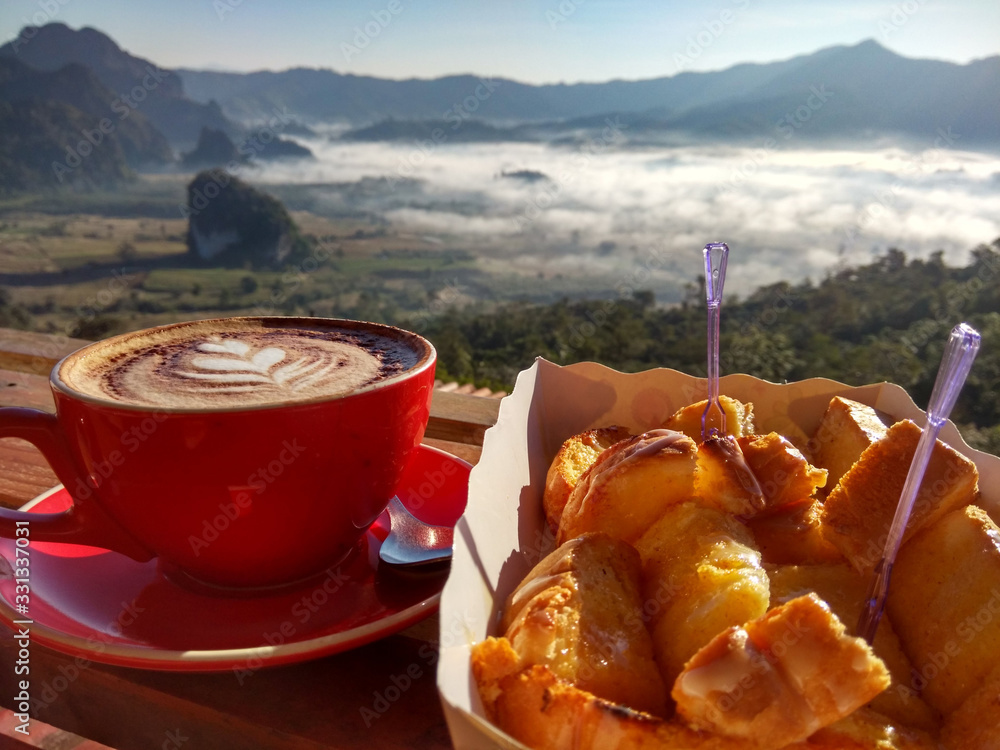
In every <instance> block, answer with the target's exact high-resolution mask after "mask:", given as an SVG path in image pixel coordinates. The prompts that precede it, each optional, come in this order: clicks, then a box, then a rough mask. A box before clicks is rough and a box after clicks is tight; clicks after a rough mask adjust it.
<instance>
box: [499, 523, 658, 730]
mask: <svg viewBox="0 0 1000 750" xmlns="http://www.w3.org/2000/svg"><path fill="white" fill-rule="evenodd" d="M639 574H640V562H639V554H638V553H637V552H636V551H635V549H634V548H633V547H632V546H631V545H629V544H626V543H625V542H622V541H619V540H617V539H614V538H612V537H610V536H608V535H607V534H601V533H593V534H584V535H583V536H580V537H577V538H575V539H572V540H571V541H569V542H567V543H566V544H563V545H562V546H561V547H559V548H558V549H557V550H556V551H555V552H553V553H552V554H550V555H548V556H547V557H546V558H545V559H544V560H542V561H541V562H540V563H539V564H538V565H537V566H535V568H534V569H533V570H532V571H531V573H529V574H528V576H527V577H526V578H525V579H524V580H523V581H522V582H521V584H520V585H519V586H518V587H517V588H516V589H515V590H514V591H513V592H512V593H511V595H510V596H509V597H508V599H507V602H506V605H505V607H504V619H503V621H502V624H501V626H502V627H503V629H504V635H505V636H506V638H507V639H508V640H509V641H510V643H511V645H512V647H513V648H514V650H515V651H516V652H517V654H518V656H519V658H520V659H521V662H522V663H523V664H526V665H531V664H542V665H544V666H546V667H547V668H548V669H550V670H551V671H552V672H553V674H555V675H556V676H557V677H559V678H560V679H562V680H564V681H566V682H569V683H571V684H573V685H576V686H577V687H579V688H581V689H582V690H586V691H588V692H590V693H593V694H594V695H596V696H598V697H600V698H603V699H605V700H608V701H611V702H612V703H618V704H621V705H623V706H631V707H633V708H635V709H638V710H641V711H646V712H648V713H651V714H656V715H659V716H664V715H666V706H667V690H666V687H665V685H664V683H663V681H662V679H661V677H660V673H659V671H658V670H657V669H656V663H655V661H654V660H653V644H652V641H651V639H650V636H649V632H648V631H647V630H646V626H645V624H644V622H643V616H644V615H643V609H642V599H641V595H640V588H639Z"/></svg>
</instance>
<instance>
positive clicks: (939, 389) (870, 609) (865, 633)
mask: <svg viewBox="0 0 1000 750" xmlns="http://www.w3.org/2000/svg"><path fill="white" fill-rule="evenodd" d="M979 343H980V337H979V333H978V332H977V331H976V330H975V329H974V328H972V327H971V326H969V325H967V324H965V323H959V324H958V325H957V326H955V327H954V328H953V329H952V331H951V336H950V337H949V339H948V345H947V346H946V347H945V350H944V356H943V357H942V358H941V367H940V369H938V374H937V380H935V381H934V391H933V392H932V393H931V400H930V403H929V404H928V405H927V427H925V428H924V431H923V433H922V434H921V435H920V440H919V441H918V442H917V450H916V451H915V452H914V454H913V460H912V462H911V463H910V470H909V473H908V474H907V475H906V482H905V483H904V484H903V492H902V494H900V496H899V503H898V504H897V505H896V515H895V516H894V517H893V519H892V526H890V527H889V535H888V538H887V539H886V542H885V550H884V551H883V553H882V559H881V560H879V562H878V565H876V566H875V576H874V578H873V579H872V583H871V588H869V590H868V598H867V599H866V600H865V608H864V610H863V611H862V612H861V617H860V618H858V629H857V634H858V636H859V637H861V638H864V639H865V640H866V641H868V643H871V642H872V640H873V639H874V638H875V631H876V630H878V624H879V621H880V620H881V619H882V612H883V610H884V609H885V599H886V596H887V595H888V593H889V577H890V576H891V575H892V566H893V564H894V563H895V561H896V553H897V552H899V546H900V544H902V542H903V532H904V531H905V530H906V523H907V521H909V519H910V512H911V511H912V510H913V503H914V501H915V500H916V499H917V492H918V491H919V489H920V483H921V481H923V478H924V472H925V471H926V470H927V462H928V461H929V460H930V457H931V451H932V450H933V449H934V443H935V441H936V440H937V436H938V433H939V432H940V431H941V427H942V426H944V423H945V421H947V419H948V415H949V414H950V413H951V410H952V407H953V406H955V401H957V400H958V394H959V392H960V391H961V390H962V386H963V385H965V379H966V378H967V377H968V376H969V370H970V369H971V368H972V362H973V360H974V359H975V358H976V354H977V353H978V352H979Z"/></svg>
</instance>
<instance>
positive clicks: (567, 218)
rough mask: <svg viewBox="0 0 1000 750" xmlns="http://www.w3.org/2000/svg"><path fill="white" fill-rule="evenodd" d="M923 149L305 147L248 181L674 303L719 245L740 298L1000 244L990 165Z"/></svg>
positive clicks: (996, 172) (963, 154) (538, 269)
mask: <svg viewBox="0 0 1000 750" xmlns="http://www.w3.org/2000/svg"><path fill="white" fill-rule="evenodd" d="M932 140H933V139H929V141H928V148H927V149H925V150H922V151H921V150H916V151H913V150H905V149H902V148H898V147H885V148H877V149H872V150H856V151H852V150H845V149H829V150H819V149H787V150H769V151H768V150H763V149H754V148H738V147H722V146H710V145H704V146H684V147H673V148H667V147H658V148H642V149H640V148H621V147H617V146H613V147H608V148H604V149H601V150H596V149H584V150H583V151H581V150H580V149H579V148H573V147H559V146H553V145H548V144H538V143H489V144H480V143H477V144H448V143H445V144H442V145H433V144H432V145H431V146H430V147H429V148H428V147H426V146H420V145H418V144H415V143H404V142H398V143H345V142H337V141H327V140H321V139H315V140H310V141H308V145H309V146H310V148H312V149H313V151H314V153H315V154H316V156H317V160H316V161H315V162H289V163H284V164H282V163H271V164H268V165H266V166H265V167H263V169H262V171H261V172H259V173H258V174H257V175H256V179H257V180H258V181H260V182H265V183H296V184H306V183H308V184H311V185H315V188H314V191H315V195H314V205H315V206H317V207H318V209H319V210H327V211H329V212H330V213H332V214H338V213H345V212H351V211H353V212H357V211H363V212H367V213H374V214H378V215H381V216H383V217H385V218H386V219H388V220H389V221H390V222H392V224H393V225H394V226H396V227H397V228H399V229H406V230H412V231H417V232H420V233H422V234H431V235H439V236H442V237H447V238H449V239H451V240H455V239H456V238H457V239H458V240H459V241H462V240H463V239H464V240H467V241H468V246H469V247H470V249H473V250H477V249H478V250H480V251H481V252H482V253H483V254H484V255H488V257H489V258H490V259H491V262H493V263H506V264H510V265H512V266H513V267H514V268H516V269H519V270H523V271H524V272H530V273H532V274H537V273H542V274H557V273H558V274H563V275H564V276H571V275H574V274H589V275H597V276H603V277H607V278H608V288H609V289H610V288H611V287H613V283H614V282H613V280H614V278H615V277H621V276H624V275H626V274H629V273H631V272H632V271H633V270H634V268H635V267H636V265H637V264H640V263H644V262H645V263H647V264H648V263H649V261H648V260H646V261H644V260H643V258H647V259H648V258H650V257H654V258H655V259H656V262H655V263H654V264H653V266H654V267H653V270H652V272H651V274H650V276H649V278H650V285H651V286H653V287H654V288H656V287H659V288H660V289H661V290H666V289H669V290H672V292H671V293H673V294H676V290H677V289H678V288H679V286H680V285H682V284H683V283H684V282H685V281H689V280H691V279H693V278H694V277H695V276H697V274H698V273H700V272H701V271H700V268H701V266H700V264H701V254H700V250H701V248H702V247H703V246H704V244H705V243H706V242H710V241H725V242H728V243H729V245H730V247H731V248H732V256H731V259H730V270H729V276H728V280H727V289H732V290H733V291H734V292H739V293H743V294H745V293H747V292H749V291H752V290H753V289H755V288H757V287H758V286H760V285H762V284H767V283H772V282H774V281H778V280H782V279H789V280H800V279H802V278H805V277H811V278H813V279H814V280H818V279H821V278H822V277H823V276H824V275H825V274H826V273H828V272H829V271H830V270H832V269H834V268H835V267H837V266H838V265H844V264H860V263H867V262H870V260H871V259H872V258H873V257H874V256H877V255H879V254H881V253H883V252H884V251H885V250H886V249H887V248H889V247H898V248H900V249H902V250H904V251H905V252H906V253H907V255H909V256H912V257H926V256H928V255H929V254H930V253H932V252H934V251H936V250H942V251H944V254H945V260H946V262H948V263H949V264H952V265H961V264H965V263H967V262H968V259H969V256H968V253H969V250H970V249H971V248H973V247H975V246H976V245H978V244H980V243H985V242H991V241H992V240H994V239H996V238H997V237H1000V190H998V186H1000V157H996V156H992V155H988V154H983V153H976V152H968V151H962V150H960V149H959V148H958V147H957V146H958V145H960V143H961V141H960V139H959V140H957V143H956V144H955V147H942V146H940V145H939V144H935V145H933V146H932ZM519 171H520V172H521V174H520V175H519V176H511V173H512V172H513V173H516V172H519ZM505 173H506V174H507V175H508V176H505V177H504V176H501V175H503V174H505ZM534 173H541V174H542V175H545V177H544V178H539V177H538V175H537V174H534ZM602 243H603V244H602Z"/></svg>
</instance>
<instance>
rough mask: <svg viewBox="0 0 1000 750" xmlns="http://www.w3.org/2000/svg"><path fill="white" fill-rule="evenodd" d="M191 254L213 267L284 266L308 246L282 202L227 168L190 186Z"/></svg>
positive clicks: (203, 175) (203, 174)
mask: <svg viewBox="0 0 1000 750" xmlns="http://www.w3.org/2000/svg"><path fill="white" fill-rule="evenodd" d="M187 195H188V201H187V206H186V209H185V213H186V215H187V217H188V236H187V244H188V252H189V253H190V254H191V256H192V257H193V258H195V259H196V260H198V261H199V262H202V263H206V264H210V265H223V266H227V265H228V266H235V267H246V265H247V264H249V265H250V266H251V267H255V268H263V267H278V266H280V265H281V264H282V263H283V262H286V261H288V260H289V259H291V258H292V257H295V256H296V253H301V252H303V250H304V249H305V247H306V245H305V240H304V239H303V238H302V236H301V234H300V233H299V229H298V227H297V226H296V224H295V222H294V221H293V219H292V217H291V216H290V215H289V213H288V211H287V210H286V209H285V207H284V206H283V205H282V204H281V202H280V201H279V200H278V199H277V198H274V197H273V196H271V195H268V194H267V193H264V192H261V191H260V190H257V189H256V188H253V187H251V186H250V185H248V184H247V183H245V182H243V181H242V180H240V179H237V178H236V177H233V176H232V175H230V174H229V173H228V172H225V171H223V170H206V171H203V172H199V173H198V174H197V175H195V178H194V179H193V180H191V182H190V183H189V184H188V187H187Z"/></svg>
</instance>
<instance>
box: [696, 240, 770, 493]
mask: <svg viewBox="0 0 1000 750" xmlns="http://www.w3.org/2000/svg"><path fill="white" fill-rule="evenodd" d="M704 254H705V302H706V305H707V306H708V402H707V403H706V404H705V411H704V412H702V415H701V439H702V441H703V442H704V441H707V440H716V441H717V442H718V444H719V446H720V447H721V448H722V449H723V450H724V451H725V453H726V456H727V458H728V460H729V461H730V462H731V463H732V465H733V467H734V468H735V470H736V472H737V475H738V476H739V479H740V484H742V485H743V489H745V490H746V491H747V493H748V494H749V495H750V497H751V502H752V503H753V504H754V505H755V506H757V507H758V508H760V507H763V503H764V493H763V491H762V490H761V488H760V483H759V482H758V481H757V477H756V476H754V473H753V470H752V469H751V468H750V466H749V464H747V461H746V457H745V456H744V455H743V451H742V450H740V444H739V443H737V442H736V438H734V437H733V436H732V435H730V434H729V433H728V431H727V430H726V412H725V410H724V409H723V408H722V402H721V401H720V400H719V327H720V321H721V319H722V289H723V287H724V286H725V283H726V266H727V265H728V263H729V245H727V244H726V243H725V242H711V243H709V244H707V245H705V250H704ZM716 415H717V416H716Z"/></svg>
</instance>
